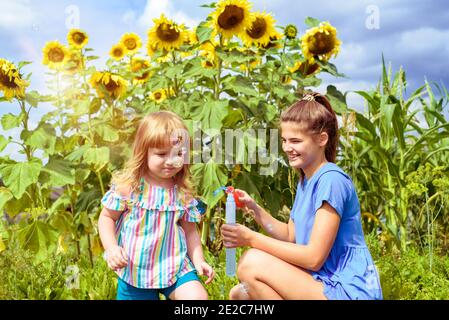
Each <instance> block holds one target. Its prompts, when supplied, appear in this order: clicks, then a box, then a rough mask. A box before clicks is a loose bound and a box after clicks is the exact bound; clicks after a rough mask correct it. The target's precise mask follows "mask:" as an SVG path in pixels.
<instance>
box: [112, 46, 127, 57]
mask: <svg viewBox="0 0 449 320" xmlns="http://www.w3.org/2000/svg"><path fill="white" fill-rule="evenodd" d="M126 52H127V49H126V47H125V46H124V45H123V44H122V43H117V44H115V45H113V46H112V48H111V51H109V55H110V56H111V58H113V59H115V60H117V61H120V60H122V59H123V57H124V56H125V54H126Z"/></svg>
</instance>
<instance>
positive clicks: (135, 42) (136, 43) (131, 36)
mask: <svg viewBox="0 0 449 320" xmlns="http://www.w3.org/2000/svg"><path fill="white" fill-rule="evenodd" d="M120 43H121V44H123V46H125V48H126V50H127V51H128V52H127V54H129V55H134V54H136V53H137V51H139V49H140V48H141V47H142V40H140V38H139V36H138V35H137V34H135V33H125V34H124V35H123V36H122V38H121V39H120Z"/></svg>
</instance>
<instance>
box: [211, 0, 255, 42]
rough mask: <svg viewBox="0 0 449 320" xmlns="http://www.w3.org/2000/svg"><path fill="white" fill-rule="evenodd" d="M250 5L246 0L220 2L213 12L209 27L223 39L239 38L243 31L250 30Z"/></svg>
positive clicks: (223, 0)
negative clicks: (235, 36)
mask: <svg viewBox="0 0 449 320" xmlns="http://www.w3.org/2000/svg"><path fill="white" fill-rule="evenodd" d="M250 9H251V4H250V3H249V2H248V1H247V0H222V1H220V2H219V3H218V4H217V6H216V9H215V11H214V12H212V13H211V15H210V17H211V18H212V19H211V21H210V23H209V25H210V27H212V28H213V29H214V33H215V34H218V33H220V34H222V35H223V37H224V38H225V39H231V38H232V37H233V36H234V35H237V36H239V35H240V34H242V33H243V32H244V31H245V29H248V28H251V22H252V17H251V13H250V11H249V10H250Z"/></svg>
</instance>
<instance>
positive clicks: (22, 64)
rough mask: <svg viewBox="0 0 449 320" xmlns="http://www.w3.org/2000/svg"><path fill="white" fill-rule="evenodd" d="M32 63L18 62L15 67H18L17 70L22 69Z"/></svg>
mask: <svg viewBox="0 0 449 320" xmlns="http://www.w3.org/2000/svg"><path fill="white" fill-rule="evenodd" d="M32 63H33V62H32V61H20V62H19V63H18V64H17V67H18V68H19V69H22V67H24V66H26V65H27V64H32Z"/></svg>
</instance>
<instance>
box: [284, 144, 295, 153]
mask: <svg viewBox="0 0 449 320" xmlns="http://www.w3.org/2000/svg"><path fill="white" fill-rule="evenodd" d="M282 150H284V152H290V151H292V150H293V149H292V147H291V146H290V145H288V144H286V143H285V144H283V145H282Z"/></svg>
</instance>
